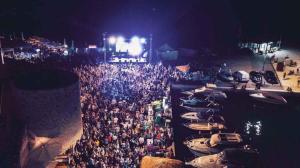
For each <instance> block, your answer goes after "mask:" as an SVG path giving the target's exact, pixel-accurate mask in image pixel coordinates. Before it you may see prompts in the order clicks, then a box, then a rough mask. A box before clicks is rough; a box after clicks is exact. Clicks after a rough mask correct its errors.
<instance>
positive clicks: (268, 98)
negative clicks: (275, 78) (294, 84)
mask: <svg viewBox="0 0 300 168" xmlns="http://www.w3.org/2000/svg"><path fill="white" fill-rule="evenodd" d="M250 97H252V98H254V99H255V100H257V101H261V102H265V103H271V104H286V103H287V101H286V100H285V98H283V97H282V96H280V95H278V94H274V93H267V92H260V93H253V94H250Z"/></svg>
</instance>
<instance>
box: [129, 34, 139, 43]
mask: <svg viewBox="0 0 300 168" xmlns="http://www.w3.org/2000/svg"><path fill="white" fill-rule="evenodd" d="M139 42H140V38H139V37H137V36H133V37H132V38H131V43H139Z"/></svg>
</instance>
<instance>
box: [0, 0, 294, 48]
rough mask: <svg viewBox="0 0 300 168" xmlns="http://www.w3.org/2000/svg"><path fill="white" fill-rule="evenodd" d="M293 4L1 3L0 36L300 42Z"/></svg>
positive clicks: (250, 0)
mask: <svg viewBox="0 0 300 168" xmlns="http://www.w3.org/2000/svg"><path fill="white" fill-rule="evenodd" d="M297 8H298V5H297V4H296V2H287V1H277V0H151V1H150V0H85V1H83V0H32V1H30V0H4V2H3V1H1V5H0V20H1V26H0V33H7V34H9V33H10V32H21V31H23V32H24V33H25V35H31V34H35V35H40V36H43V37H46V38H49V39H52V40H57V41H62V39H63V38H64V37H65V38H67V39H68V40H71V39H74V40H75V43H77V44H84V43H87V44H89V43H100V41H101V40H100V39H101V34H102V32H109V33H122V34H124V35H128V36H129V35H130V36H131V35H145V36H146V35H148V34H149V33H153V35H154V40H155V43H156V44H157V45H160V44H162V43H165V42H167V43H170V44H171V45H173V46H174V47H188V48H199V47H201V46H207V47H218V46H221V45H229V44H232V43H235V42H236V41H237V40H238V39H241V38H242V39H244V40H250V39H251V40H264V39H279V38H280V36H282V38H283V40H285V41H287V42H299V41H300V40H299V39H300V33H299V31H300V26H299V23H297V22H299V19H298V17H299V16H300V14H299V12H298V9H297Z"/></svg>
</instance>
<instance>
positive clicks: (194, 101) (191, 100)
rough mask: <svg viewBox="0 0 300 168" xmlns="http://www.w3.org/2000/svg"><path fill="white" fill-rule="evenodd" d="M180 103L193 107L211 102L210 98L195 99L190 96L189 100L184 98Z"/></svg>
mask: <svg viewBox="0 0 300 168" xmlns="http://www.w3.org/2000/svg"><path fill="white" fill-rule="evenodd" d="M180 101H181V102H182V104H185V105H192V106H195V105H197V104H201V103H208V102H210V100H209V99H208V98H205V99H198V98H196V97H193V96H189V97H187V98H185V97H182V98H180Z"/></svg>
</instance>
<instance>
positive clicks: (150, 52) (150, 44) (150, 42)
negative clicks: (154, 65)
mask: <svg viewBox="0 0 300 168" xmlns="http://www.w3.org/2000/svg"><path fill="white" fill-rule="evenodd" d="M149 48H150V49H149V62H150V63H151V61H152V34H150V40H149Z"/></svg>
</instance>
